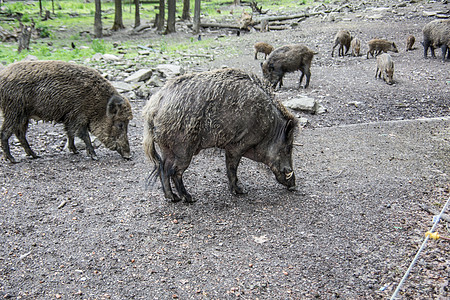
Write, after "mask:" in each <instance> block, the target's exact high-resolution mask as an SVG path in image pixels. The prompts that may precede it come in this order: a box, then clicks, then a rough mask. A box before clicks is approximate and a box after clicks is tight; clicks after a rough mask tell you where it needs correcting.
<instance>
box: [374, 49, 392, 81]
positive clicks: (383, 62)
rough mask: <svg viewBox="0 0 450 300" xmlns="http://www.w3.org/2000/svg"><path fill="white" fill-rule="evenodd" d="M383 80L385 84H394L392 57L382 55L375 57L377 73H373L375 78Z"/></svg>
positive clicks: (385, 54)
mask: <svg viewBox="0 0 450 300" xmlns="http://www.w3.org/2000/svg"><path fill="white" fill-rule="evenodd" d="M377 76H378V78H383V80H384V81H385V82H386V83H387V84H393V83H394V62H393V61H392V57H391V56H390V55H389V54H387V53H383V54H380V55H378V56H377V72H376V73H375V78H377Z"/></svg>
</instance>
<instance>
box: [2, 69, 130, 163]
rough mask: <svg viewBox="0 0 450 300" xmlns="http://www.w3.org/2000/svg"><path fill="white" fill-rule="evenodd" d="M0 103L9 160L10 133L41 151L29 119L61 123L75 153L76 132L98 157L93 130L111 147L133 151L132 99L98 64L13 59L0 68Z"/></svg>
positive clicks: (125, 152) (27, 147)
mask: <svg viewBox="0 0 450 300" xmlns="http://www.w3.org/2000/svg"><path fill="white" fill-rule="evenodd" d="M0 107H1V110H2V111H3V116H4V120H3V124H2V127H1V145H2V149H3V155H4V156H5V158H6V159H8V160H9V161H11V162H15V160H14V158H13V156H12V155H11V153H10V148H9V142H8V141H9V138H10V137H11V135H12V134H15V135H16V136H17V138H18V140H19V141H20V143H21V145H22V147H23V148H24V149H25V152H26V153H27V154H28V155H29V156H31V157H33V158H36V157H38V156H37V155H36V154H35V153H34V152H33V150H31V148H30V145H29V144H28V142H27V140H26V138H25V134H26V131H27V128H28V122H29V120H30V119H35V120H43V121H54V122H56V123H63V124H64V128H65V131H66V133H67V137H68V144H69V149H70V150H71V151H72V152H73V153H77V149H76V147H75V145H74V137H75V136H78V137H80V138H81V139H82V140H83V141H84V142H85V144H86V149H87V152H88V154H89V155H90V156H91V157H92V158H93V159H96V155H95V152H94V148H93V147H92V144H91V140H90V137H89V131H90V132H92V134H94V135H95V136H97V137H98V139H99V140H100V141H101V142H102V143H103V144H104V145H105V146H106V147H108V148H109V149H111V150H116V151H117V152H119V153H120V154H121V155H122V156H123V157H124V158H129V157H130V146H129V143H128V137H127V128H128V122H129V121H130V120H131V119H132V118H133V116H132V113H131V106H130V103H129V102H128V100H127V99H125V98H123V97H122V96H120V95H119V94H118V93H117V91H116V89H115V88H114V87H113V86H112V85H111V83H109V82H108V81H107V80H106V79H105V78H103V77H102V76H101V75H100V73H99V72H97V71H96V70H94V69H91V68H88V67H84V66H80V65H76V64H71V63H67V62H61V61H35V62H18V63H14V64H11V65H9V66H8V67H7V68H5V69H3V70H2V71H0Z"/></svg>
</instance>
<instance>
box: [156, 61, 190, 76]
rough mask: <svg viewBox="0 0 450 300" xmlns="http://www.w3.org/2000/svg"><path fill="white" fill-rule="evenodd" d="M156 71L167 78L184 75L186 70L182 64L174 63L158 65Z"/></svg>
mask: <svg viewBox="0 0 450 300" xmlns="http://www.w3.org/2000/svg"><path fill="white" fill-rule="evenodd" d="M156 71H158V72H160V73H161V74H162V75H163V76H164V77H166V78H171V77H175V76H178V75H183V74H184V72H185V71H184V69H183V67H182V66H179V65H173V64H161V65H157V66H156Z"/></svg>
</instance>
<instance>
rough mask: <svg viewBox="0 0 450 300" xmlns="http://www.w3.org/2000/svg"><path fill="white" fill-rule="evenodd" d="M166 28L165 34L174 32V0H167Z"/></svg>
mask: <svg viewBox="0 0 450 300" xmlns="http://www.w3.org/2000/svg"><path fill="white" fill-rule="evenodd" d="M167 2H168V3H167V4H168V11H167V28H166V32H165V33H166V34H168V33H172V32H175V12H176V9H177V8H176V0H167Z"/></svg>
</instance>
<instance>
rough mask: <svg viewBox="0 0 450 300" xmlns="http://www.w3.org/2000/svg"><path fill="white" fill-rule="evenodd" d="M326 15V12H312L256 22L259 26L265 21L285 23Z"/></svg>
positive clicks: (268, 18) (266, 18)
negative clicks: (286, 21)
mask: <svg viewBox="0 0 450 300" xmlns="http://www.w3.org/2000/svg"><path fill="white" fill-rule="evenodd" d="M321 14H324V12H321V11H318V12H312V13H306V12H303V13H299V14H295V15H290V16H275V17H264V18H261V19H260V20H255V21H254V22H255V24H259V23H260V22H261V21H262V20H263V19H264V20H267V21H268V22H274V21H285V20H293V19H304V18H308V17H311V16H317V15H321Z"/></svg>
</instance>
